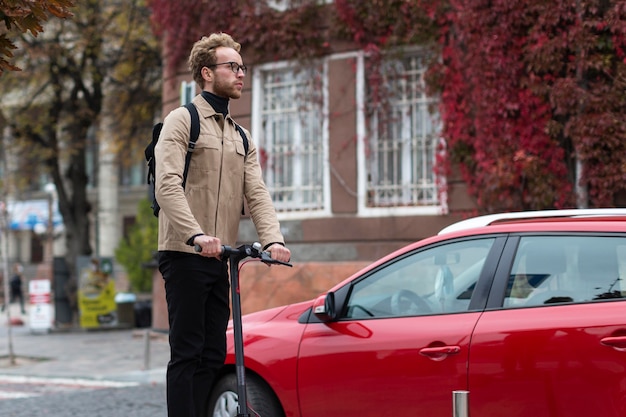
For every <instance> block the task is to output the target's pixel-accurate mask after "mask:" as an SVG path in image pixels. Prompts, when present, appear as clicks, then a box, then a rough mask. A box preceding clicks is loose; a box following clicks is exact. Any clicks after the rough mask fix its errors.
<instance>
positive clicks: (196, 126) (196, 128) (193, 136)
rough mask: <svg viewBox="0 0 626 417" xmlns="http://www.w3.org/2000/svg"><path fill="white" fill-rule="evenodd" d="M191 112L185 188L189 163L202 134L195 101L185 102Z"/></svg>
mask: <svg viewBox="0 0 626 417" xmlns="http://www.w3.org/2000/svg"><path fill="white" fill-rule="evenodd" d="M185 107H186V108H187V110H189V114H190V115H191V133H190V134H189V146H188V147H187V155H186V156H185V170H184V171H183V189H184V188H185V184H186V183H187V173H188V172H189V164H190V163H191V155H192V154H193V151H194V149H195V148H196V142H197V141H198V137H199V136H200V116H199V115H198V109H197V108H196V106H195V105H194V104H193V103H187V104H185Z"/></svg>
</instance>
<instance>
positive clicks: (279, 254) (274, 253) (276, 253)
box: [266, 243, 291, 262]
mask: <svg viewBox="0 0 626 417" xmlns="http://www.w3.org/2000/svg"><path fill="white" fill-rule="evenodd" d="M266 251H267V252H269V254H270V256H271V257H272V259H275V260H277V261H280V262H289V260H290V259H291V251H290V250H289V249H287V247H285V246H283V245H281V244H279V243H274V244H273V245H271V246H270V247H269V248H267V250H266Z"/></svg>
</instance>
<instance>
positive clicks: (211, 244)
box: [193, 235, 222, 259]
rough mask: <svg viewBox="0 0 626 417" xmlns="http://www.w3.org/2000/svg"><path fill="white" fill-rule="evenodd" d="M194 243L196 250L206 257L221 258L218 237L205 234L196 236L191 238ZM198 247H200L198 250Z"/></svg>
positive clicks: (220, 246) (220, 245) (220, 244)
mask: <svg viewBox="0 0 626 417" xmlns="http://www.w3.org/2000/svg"><path fill="white" fill-rule="evenodd" d="M193 243H194V245H195V246H196V251H197V252H198V253H199V254H200V255H202V256H206V257H207V258H217V259H221V257H222V242H221V241H220V239H219V238H217V237H213V236H207V235H200V236H196V238H195V239H194V240H193ZM198 248H200V249H202V250H200V251H198Z"/></svg>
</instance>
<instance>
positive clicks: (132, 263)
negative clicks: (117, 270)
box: [115, 199, 158, 292]
mask: <svg viewBox="0 0 626 417" xmlns="http://www.w3.org/2000/svg"><path fill="white" fill-rule="evenodd" d="M150 205H151V202H150V201H148V199H144V200H141V201H140V202H139V207H138V208H137V219H136V223H135V224H134V225H133V227H132V228H131V230H130V231H129V233H128V236H127V237H126V238H124V239H123V240H122V241H121V242H120V245H119V246H118V247H117V249H116V250H115V259H117V261H118V262H119V263H120V264H121V265H122V266H124V268H125V269H126V272H127V273H128V280H129V281H130V284H131V289H132V290H134V291H138V292H147V291H150V290H151V289H152V271H151V270H150V269H147V268H146V267H145V264H147V263H149V262H150V261H151V260H152V259H153V256H154V254H155V252H156V250H157V237H158V219H157V218H156V217H154V214H152V208H151V207H150Z"/></svg>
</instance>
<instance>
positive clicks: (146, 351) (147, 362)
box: [143, 329, 150, 371]
mask: <svg viewBox="0 0 626 417" xmlns="http://www.w3.org/2000/svg"><path fill="white" fill-rule="evenodd" d="M148 369H150V329H146V332H145V334H144V351H143V370H144V371H147V370H148Z"/></svg>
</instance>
